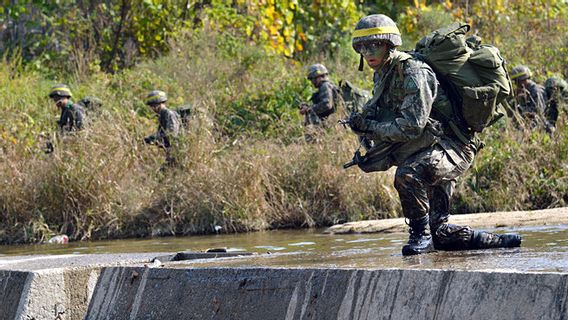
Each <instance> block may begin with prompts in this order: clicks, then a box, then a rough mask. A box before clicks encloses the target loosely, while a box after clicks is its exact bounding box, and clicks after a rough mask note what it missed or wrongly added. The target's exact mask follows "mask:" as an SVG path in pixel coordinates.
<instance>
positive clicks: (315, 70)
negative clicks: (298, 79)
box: [306, 63, 329, 80]
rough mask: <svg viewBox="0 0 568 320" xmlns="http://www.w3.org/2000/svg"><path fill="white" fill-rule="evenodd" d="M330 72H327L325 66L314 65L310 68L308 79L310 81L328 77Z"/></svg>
mask: <svg viewBox="0 0 568 320" xmlns="http://www.w3.org/2000/svg"><path fill="white" fill-rule="evenodd" d="M328 73H329V72H328V71H327V68H326V67H325V66H324V65H323V64H319V63H317V64H314V65H311V66H310V67H309V68H308V74H307V75H306V78H308V79H310V80H311V79H315V78H316V77H319V76H325V75H327V74H328Z"/></svg>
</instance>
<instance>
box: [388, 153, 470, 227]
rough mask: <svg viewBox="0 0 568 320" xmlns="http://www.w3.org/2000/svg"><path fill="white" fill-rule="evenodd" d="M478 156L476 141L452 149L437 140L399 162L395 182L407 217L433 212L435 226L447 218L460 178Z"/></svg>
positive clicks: (433, 224)
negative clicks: (443, 146)
mask: <svg viewBox="0 0 568 320" xmlns="http://www.w3.org/2000/svg"><path fill="white" fill-rule="evenodd" d="M450 154H452V156H450ZM474 156H475V147H474V146H473V145H472V144H470V145H467V146H464V147H463V148H461V149H458V148H452V149H451V150H450V151H446V150H445V149H444V148H442V146H441V145H439V144H436V145H434V146H433V147H431V148H429V149H427V150H425V151H421V152H419V153H417V154H415V155H413V156H411V157H410V158H408V159H407V160H406V161H405V162H404V163H403V164H402V165H400V166H398V168H397V170H396V175H395V180H394V185H395V188H396V190H397V191H398V194H399V197H400V202H401V205H402V212H403V214H404V217H406V218H409V219H418V218H422V217H424V216H426V215H427V214H430V225H431V227H433V229H436V227H437V226H439V225H441V224H443V223H445V222H447V220H448V217H449V215H450V213H449V212H450V211H449V209H450V199H451V197H452V193H453V191H454V187H455V183H456V179H457V177H459V176H460V175H461V174H463V173H464V172H465V171H466V170H467V169H468V168H469V167H470V165H471V163H472V162H473V157H474Z"/></svg>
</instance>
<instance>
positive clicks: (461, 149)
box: [363, 51, 476, 224]
mask: <svg viewBox="0 0 568 320" xmlns="http://www.w3.org/2000/svg"><path fill="white" fill-rule="evenodd" d="M391 63H395V64H397V66H394V67H393V68H391V70H390V72H388V73H385V72H384V70H388V69H389V66H388V65H387V66H385V67H383V68H382V69H381V70H380V71H377V72H375V76H374V82H375V90H374V91H375V92H376V91H377V88H378V87H379V86H380V84H381V83H383V82H384V83H385V88H384V89H383V90H382V94H381V96H380V97H376V96H375V97H373V99H371V101H370V103H369V104H367V105H366V106H365V109H364V113H365V114H366V119H367V120H368V121H367V126H366V131H368V133H364V134H363V135H364V136H365V138H367V139H369V140H371V141H372V142H373V143H374V144H378V143H382V142H390V143H407V142H409V141H411V140H422V141H421V142H420V143H418V146H419V147H418V148H420V146H426V147H423V148H422V149H423V150H413V151H417V153H416V152H415V153H412V151H410V152H408V150H400V151H406V152H405V153H404V154H408V153H410V154H409V155H408V156H407V157H405V156H404V154H403V153H402V152H398V150H395V151H394V152H393V155H394V156H393V163H392V164H393V165H397V166H398V168H397V171H396V175H395V187H396V189H397V191H398V193H399V196H400V199H401V204H402V211H403V213H404V216H405V217H406V218H409V219H418V218H422V217H424V216H427V215H428V213H429V212H431V211H432V213H435V214H433V215H432V217H431V218H433V219H434V220H436V221H437V220H440V217H439V216H440V215H444V216H448V215H449V202H450V198H451V196H452V192H453V190H454V185H455V180H456V178H457V177H458V176H460V175H461V174H462V173H464V172H465V170H467V169H468V168H469V166H470V165H471V163H472V162H473V157H474V155H475V152H476V147H475V144H474V143H473V142H470V143H468V144H463V143H462V142H461V141H460V140H459V139H458V138H457V137H455V135H453V134H452V131H451V130H450V129H449V128H443V125H442V124H441V123H440V122H438V121H437V120H435V119H432V118H430V113H431V110H432V105H433V104H434V103H437V104H443V103H449V100H448V98H447V97H446V95H445V93H444V92H443V90H442V88H441V87H440V86H439V84H438V81H437V80H436V76H435V74H434V72H433V71H432V69H431V68H430V67H429V66H428V65H427V64H426V63H424V62H421V61H419V60H416V59H414V58H412V57H410V56H409V55H406V54H404V53H401V52H398V51H397V52H395V53H394V54H393V61H392V62H391ZM385 120H387V121H385ZM436 128H440V129H441V130H436ZM444 131H445V132H448V134H443V132H444ZM430 133H432V134H430ZM432 137H435V138H432ZM406 146H408V145H406ZM399 154H400V156H398V155H399ZM436 224H438V223H437V222H436Z"/></svg>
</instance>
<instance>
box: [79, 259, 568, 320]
mask: <svg viewBox="0 0 568 320" xmlns="http://www.w3.org/2000/svg"><path fill="white" fill-rule="evenodd" d="M567 283H568V274H566V273H517V272H495V271H493V272H481V271H452V270H405V269H379V270H377V269H375V270H352V269H351V270H347V269H266V268H253V269H248V268H247V269H243V268H233V269H227V268H212V269H211V268H209V269H174V268H144V267H109V268H104V269H103V271H102V274H101V277H100V279H99V282H98V283H97V286H96V289H95V292H94V296H93V299H92V301H91V304H90V305H89V309H88V312H87V316H86V319H89V320H99V319H250V320H254V319H259V320H261V319H262V320H265V319H373V320H375V319H392V320H396V319H483V320H490V319H566V318H567V317H568V307H567V304H568V285H567Z"/></svg>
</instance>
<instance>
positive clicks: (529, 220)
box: [325, 207, 568, 234]
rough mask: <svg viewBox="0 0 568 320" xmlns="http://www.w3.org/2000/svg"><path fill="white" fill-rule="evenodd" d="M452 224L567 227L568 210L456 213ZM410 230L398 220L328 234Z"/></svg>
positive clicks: (335, 229)
mask: <svg viewBox="0 0 568 320" xmlns="http://www.w3.org/2000/svg"><path fill="white" fill-rule="evenodd" d="M450 223H454V224H458V225H469V226H470V227H472V228H500V227H525V226H552V225H568V207H564V208H555V209H545V210H535V211H508V212H488V213H472V214H456V215H452V216H451V217H450ZM407 229H408V226H407V225H406V223H405V222H404V218H397V219H384V220H366V221H355V222H348V223H344V224H338V225H334V226H332V227H329V228H328V229H327V230H326V231H325V233H331V234H346V233H377V232H406V230H407Z"/></svg>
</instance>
